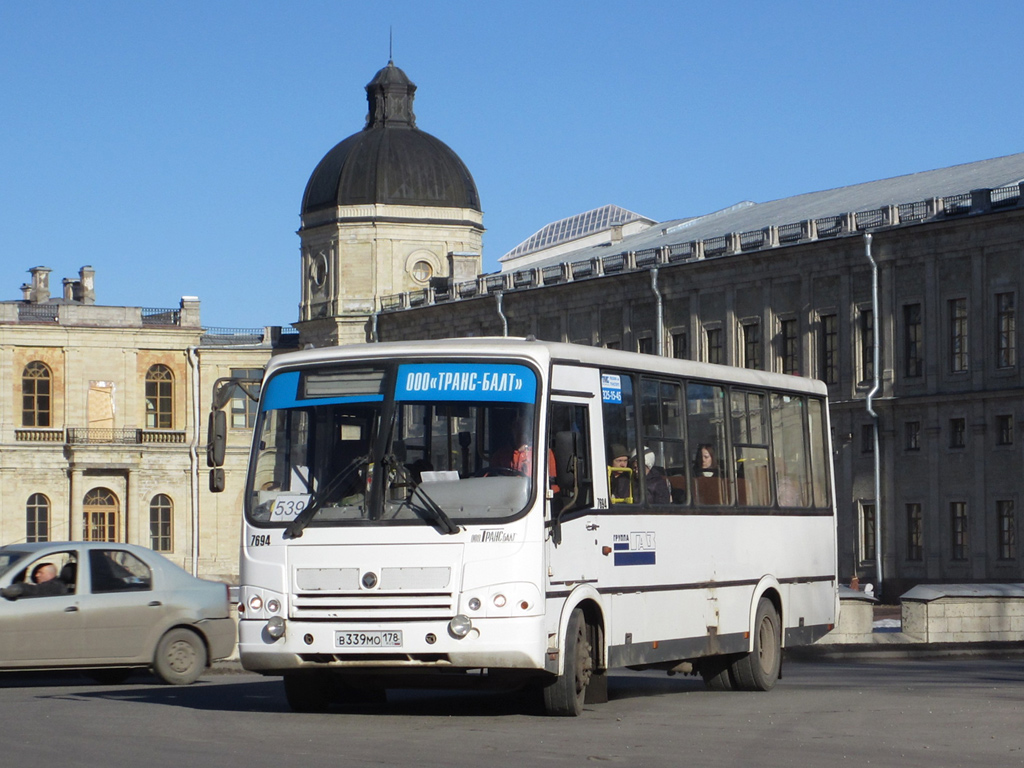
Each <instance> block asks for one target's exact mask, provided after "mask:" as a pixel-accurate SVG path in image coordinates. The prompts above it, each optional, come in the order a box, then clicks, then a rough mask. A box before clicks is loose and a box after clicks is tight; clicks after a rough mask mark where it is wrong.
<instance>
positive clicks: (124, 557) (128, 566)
mask: <svg viewBox="0 0 1024 768" xmlns="http://www.w3.org/2000/svg"><path fill="white" fill-rule="evenodd" d="M89 576H90V578H91V580H92V591H93V592H94V593H97V592H127V591H133V592H138V591H146V590H150V589H152V588H153V572H152V571H151V570H150V568H149V566H148V565H146V564H145V563H144V562H142V561H141V560H140V559H139V558H137V557H136V556H135V555H133V554H132V553H131V552H126V551H124V550H123V549H94V550H92V551H91V552H89Z"/></svg>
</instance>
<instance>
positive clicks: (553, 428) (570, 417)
mask: <svg viewBox="0 0 1024 768" xmlns="http://www.w3.org/2000/svg"><path fill="white" fill-rule="evenodd" d="M548 432H549V434H550V435H551V439H550V440H549V441H548V457H549V467H552V468H553V472H551V474H552V477H550V478H549V487H551V488H552V490H554V491H555V496H554V498H555V501H556V507H557V506H560V509H559V510H558V511H562V512H568V511H570V510H573V509H582V508H584V507H589V506H591V505H592V504H593V503H594V477H593V472H592V471H591V464H590V417H589V415H588V413H587V406H585V405H575V404H570V403H552V404H551V412H550V414H549V416H548Z"/></svg>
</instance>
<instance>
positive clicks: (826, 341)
mask: <svg viewBox="0 0 1024 768" xmlns="http://www.w3.org/2000/svg"><path fill="white" fill-rule="evenodd" d="M837 317H838V316H837V315H834V314H830V315H821V316H820V317H819V320H818V325H819V331H818V378H819V379H821V380H822V381H824V382H825V383H826V384H838V383H839V323H838V320H837Z"/></svg>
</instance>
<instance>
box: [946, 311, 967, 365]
mask: <svg viewBox="0 0 1024 768" xmlns="http://www.w3.org/2000/svg"><path fill="white" fill-rule="evenodd" d="M967 330H968V329H967V299H950V300H949V370H950V372H951V373H965V372H966V371H967V369H968V366H969V364H970V357H969V355H968V336H967Z"/></svg>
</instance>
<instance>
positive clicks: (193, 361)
mask: <svg viewBox="0 0 1024 768" xmlns="http://www.w3.org/2000/svg"><path fill="white" fill-rule="evenodd" d="M187 351H188V364H189V367H190V368H191V369H192V440H191V441H190V443H189V446H188V460H189V474H190V475H191V478H192V575H193V576H198V575H199V425H200V419H201V413H200V411H199V348H198V347H189V348H188V350H187Z"/></svg>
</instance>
